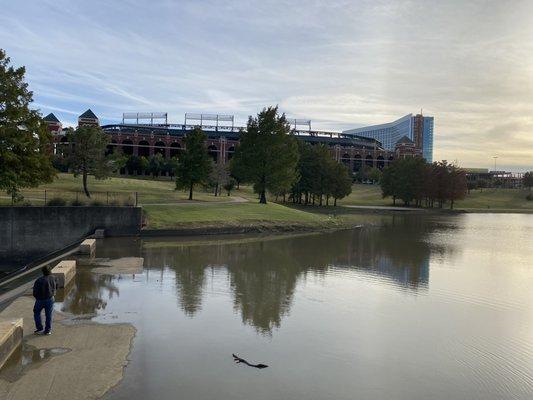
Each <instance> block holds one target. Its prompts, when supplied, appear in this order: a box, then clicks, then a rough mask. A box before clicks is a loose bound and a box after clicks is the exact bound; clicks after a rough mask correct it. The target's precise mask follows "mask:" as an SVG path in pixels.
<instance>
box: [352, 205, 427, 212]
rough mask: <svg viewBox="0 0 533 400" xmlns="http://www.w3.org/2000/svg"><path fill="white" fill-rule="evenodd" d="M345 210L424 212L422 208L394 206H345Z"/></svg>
mask: <svg viewBox="0 0 533 400" xmlns="http://www.w3.org/2000/svg"><path fill="white" fill-rule="evenodd" d="M343 207H346V208H356V209H361V210H387V211H420V212H424V211H426V210H425V209H423V208H415V207H394V206H345V205H343Z"/></svg>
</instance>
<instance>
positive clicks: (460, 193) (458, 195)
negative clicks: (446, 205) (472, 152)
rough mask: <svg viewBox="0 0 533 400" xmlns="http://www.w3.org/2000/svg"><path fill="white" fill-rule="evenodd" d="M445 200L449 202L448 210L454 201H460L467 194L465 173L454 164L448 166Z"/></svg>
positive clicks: (451, 207)
mask: <svg viewBox="0 0 533 400" xmlns="http://www.w3.org/2000/svg"><path fill="white" fill-rule="evenodd" d="M448 175H449V178H448V187H447V192H448V194H447V196H446V197H447V200H449V201H450V209H453V205H454V203H455V201H456V200H462V199H464V198H465V196H466V193H467V184H466V172H465V171H464V170H463V169H461V168H459V167H457V166H456V165H454V164H451V165H449V166H448Z"/></svg>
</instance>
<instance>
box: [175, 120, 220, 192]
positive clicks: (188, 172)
mask: <svg viewBox="0 0 533 400" xmlns="http://www.w3.org/2000/svg"><path fill="white" fill-rule="evenodd" d="M206 140H207V136H206V135H205V133H204V132H203V131H202V129H201V128H198V127H197V128H194V130H193V131H191V132H190V133H188V134H187V136H185V150H184V151H183V152H182V153H181V155H180V157H179V160H178V162H179V163H178V168H177V169H176V188H178V189H181V188H187V189H189V200H192V192H193V188H194V185H196V184H198V183H201V182H205V181H207V179H208V177H209V173H210V172H211V168H212V167H211V157H209V154H208V153H207V149H206V148H205V141H206Z"/></svg>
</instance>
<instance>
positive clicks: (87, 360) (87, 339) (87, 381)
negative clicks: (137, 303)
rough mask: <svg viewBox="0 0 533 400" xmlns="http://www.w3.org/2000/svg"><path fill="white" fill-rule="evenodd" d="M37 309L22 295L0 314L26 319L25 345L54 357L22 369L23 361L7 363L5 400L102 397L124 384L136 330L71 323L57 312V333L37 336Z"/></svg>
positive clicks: (2, 374)
mask: <svg viewBox="0 0 533 400" xmlns="http://www.w3.org/2000/svg"><path fill="white" fill-rule="evenodd" d="M32 308H33V299H32V298H31V297H28V296H22V297H19V298H18V299H17V300H15V301H14V302H13V303H12V304H11V305H10V306H9V307H7V308H6V309H5V310H4V311H2V312H1V313H0V316H1V317H20V316H22V317H24V341H23V346H24V347H25V348H26V349H27V348H31V349H36V350H34V351H33V353H34V354H52V356H50V357H43V358H40V357H36V359H35V360H34V359H33V357H32V362H31V363H30V364H29V365H22V360H18V364H15V365H13V362H11V365H6V366H5V367H4V368H3V370H2V371H0V399H5V400H28V399H32V400H41V399H42V400H45V399H46V400H52V399H53V400H63V399H64V400H67V399H68V400H72V399H77V400H85V399H98V398H100V397H102V396H103V395H104V394H105V393H106V392H107V391H108V390H109V389H110V388H111V387H113V386H115V385H116V384H118V383H119V381H120V380H121V379H122V376H123V369H124V367H125V366H126V364H127V357H128V354H129V352H130V347H131V342H132V340H133V337H134V335H135V329H134V328H133V326H131V325H128V324H116V325H103V324H96V323H91V322H82V323H79V322H78V323H75V324H74V323H72V321H70V322H71V323H70V324H68V322H69V320H68V316H67V315H65V314H62V313H59V312H56V313H55V317H54V321H55V325H54V326H53V333H52V335H51V336H36V335H33V326H34V324H33V317H32ZM60 321H63V322H60ZM54 350H55V351H54ZM53 354H56V355H53ZM26 361H27V360H26ZM8 363H9V362H8ZM10 370H11V371H10Z"/></svg>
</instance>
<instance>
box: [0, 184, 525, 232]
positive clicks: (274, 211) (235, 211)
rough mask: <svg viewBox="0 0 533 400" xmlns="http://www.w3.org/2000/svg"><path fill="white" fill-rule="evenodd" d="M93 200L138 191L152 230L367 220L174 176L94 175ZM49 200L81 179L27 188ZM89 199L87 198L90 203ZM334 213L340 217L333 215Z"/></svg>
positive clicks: (371, 188) (508, 195)
mask: <svg viewBox="0 0 533 400" xmlns="http://www.w3.org/2000/svg"><path fill="white" fill-rule="evenodd" d="M89 188H90V190H91V191H92V192H93V196H92V199H93V200H94V199H96V200H99V201H100V202H101V203H104V204H105V203H106V201H109V202H110V204H113V200H115V201H117V203H118V204H124V200H125V199H126V200H127V199H129V200H130V201H131V200H133V199H134V197H135V195H134V193H135V192H136V193H137V197H138V204H139V205H142V206H143V209H144V211H145V215H146V223H147V228H150V229H165V228H166V229H171V228H180V227H185V226H188V227H190V226H248V225H254V224H255V225H265V226H266V225H276V226H283V225H289V224H290V225H298V224H299V225H306V226H309V225H312V226H316V227H326V226H338V225H342V224H349V223H350V222H354V221H356V220H357V218H361V214H358V215H355V214H354V213H355V210H350V209H348V208H344V207H336V208H335V207H332V206H330V207H327V208H326V207H321V208H320V207H303V206H302V207H292V206H290V205H287V206H285V205H282V204H276V203H274V202H272V201H271V200H272V199H269V201H270V202H269V204H267V205H263V204H259V203H258V200H257V195H255V194H254V193H253V191H252V189H251V187H249V186H243V187H241V188H240V189H239V190H234V191H233V192H232V196H226V195H223V196H217V197H215V196H214V195H213V194H212V193H210V192H209V193H208V192H206V191H205V190H198V191H196V192H195V193H194V199H195V200H193V201H188V200H187V196H188V193H186V192H183V191H175V190H174V182H173V181H171V180H169V179H166V180H165V179H160V180H157V179H155V180H154V179H138V178H137V179H136V178H123V177H114V178H110V179H106V180H103V181H97V180H95V179H94V178H92V177H91V178H90V179H89ZM45 190H46V191H47V194H46V196H47V199H50V198H52V197H56V196H58V195H59V196H61V197H63V198H66V199H67V200H69V201H70V200H72V199H74V198H76V197H78V198H79V199H83V200H84V199H85V196H84V195H83V192H82V185H81V178H79V177H78V178H74V177H73V176H72V175H70V174H59V175H58V177H57V179H56V180H55V181H54V182H53V183H51V184H48V185H43V186H41V187H39V188H37V189H31V190H24V191H23V194H24V196H25V201H26V202H29V203H31V204H33V205H42V204H43V203H44V191H45ZM526 194H527V192H526V191H525V190H517V189H484V190H483V191H479V190H476V191H472V193H470V194H469V195H468V196H467V198H466V199H465V200H462V201H459V202H457V204H456V209H459V210H467V211H478V212H486V211H492V210H494V211H510V212H512V211H515V212H533V202H532V201H527V200H526V199H525V196H526ZM10 202H11V200H10V198H9V196H7V195H6V194H5V193H3V196H2V194H1V193H0V204H1V203H3V204H9V203H10ZM86 203H87V202H86ZM338 204H339V206H343V205H361V206H373V205H376V206H387V205H392V201H391V200H390V199H382V198H381V190H380V188H379V186H378V185H359V184H358V185H354V186H353V190H352V193H351V194H350V196H348V197H346V198H345V199H342V200H340V201H339V202H338ZM333 215H336V217H335V216H333Z"/></svg>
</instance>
